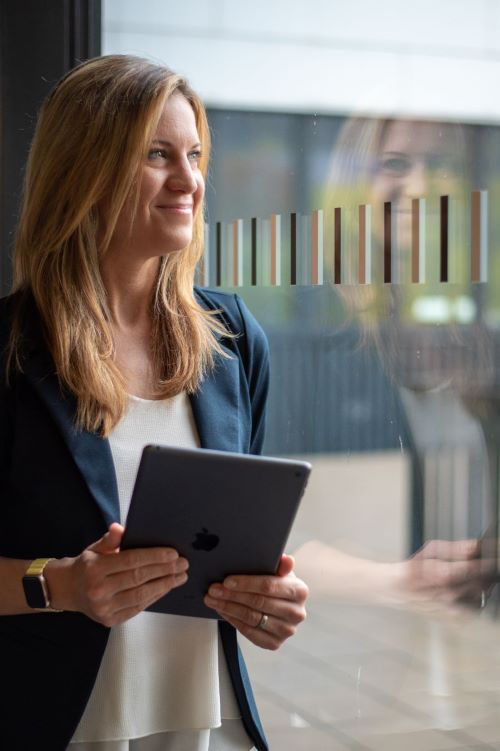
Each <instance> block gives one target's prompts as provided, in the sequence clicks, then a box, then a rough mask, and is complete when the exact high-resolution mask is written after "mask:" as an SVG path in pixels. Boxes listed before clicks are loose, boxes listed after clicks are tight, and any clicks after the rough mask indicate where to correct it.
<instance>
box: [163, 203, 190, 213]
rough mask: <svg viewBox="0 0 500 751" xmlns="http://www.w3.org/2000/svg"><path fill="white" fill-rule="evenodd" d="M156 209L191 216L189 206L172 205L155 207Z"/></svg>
mask: <svg viewBox="0 0 500 751" xmlns="http://www.w3.org/2000/svg"><path fill="white" fill-rule="evenodd" d="M156 208H157V209H161V210H162V211H174V212H179V213H181V214H191V213H192V211H193V207H192V205H191V204H176V205H175V204H173V205H171V206H157V207H156Z"/></svg>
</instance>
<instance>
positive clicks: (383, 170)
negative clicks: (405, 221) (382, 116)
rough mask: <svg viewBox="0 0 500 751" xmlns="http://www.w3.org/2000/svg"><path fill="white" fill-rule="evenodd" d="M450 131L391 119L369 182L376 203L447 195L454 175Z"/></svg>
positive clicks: (455, 162) (439, 124)
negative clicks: (371, 180) (371, 179)
mask: <svg viewBox="0 0 500 751" xmlns="http://www.w3.org/2000/svg"><path fill="white" fill-rule="evenodd" d="M453 128H455V129H456V128H457V126H451V127H450V126H449V125H447V124H442V123H429V122H410V121H405V120H394V121H392V122H390V123H389V125H388V127H387V130H386V132H385V134H384V138H383V142H382V144H381V147H380V152H379V154H378V155H377V157H378V158H377V167H376V170H375V175H374V179H373V191H374V195H375V196H376V198H377V199H378V201H379V202H382V201H398V200H401V199H403V200H405V199H406V200H407V201H409V200H410V199H412V198H425V197H429V195H440V194H446V193H447V192H449V190H450V188H452V187H453V180H454V178H455V177H456V173H457V157H458V155H457V154H456V153H454V152H455V150H456V143H455V141H456V139H454V138H453V135H454V131H453V130H452V129H453Z"/></svg>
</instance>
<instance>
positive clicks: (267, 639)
mask: <svg viewBox="0 0 500 751" xmlns="http://www.w3.org/2000/svg"><path fill="white" fill-rule="evenodd" d="M293 565H294V560H293V558H292V557H291V556H289V555H284V556H282V558H281V561H280V565H279V568H278V573H277V575H276V576H243V575H234V576H229V577H227V578H226V579H225V580H224V582H223V583H222V584H212V586H211V587H210V589H209V591H208V595H207V596H206V597H205V604H206V605H207V606H208V607H210V608H213V609H214V610H216V611H217V613H218V614H219V615H220V616H221V617H222V618H224V620H226V621H228V622H229V623H231V624H232V625H233V626H234V627H235V628H237V629H238V631H240V633H242V634H243V636H246V637H247V639H249V640H250V641H251V642H253V643H254V644H256V645H257V646H259V647H263V648H264V649H278V648H279V647H280V646H281V645H282V644H283V642H284V641H285V640H286V639H288V638H289V637H290V636H293V634H294V633H295V631H296V629H297V626H298V624H299V623H301V622H302V621H303V620H304V618H305V617H306V611H305V608H304V603H305V600H306V598H307V595H308V588H307V587H306V585H305V584H304V582H303V581H301V580H300V579H297V577H296V576H295V574H294V573H293ZM263 616H267V618H266V619H264V621H263V619H262V617H263Z"/></svg>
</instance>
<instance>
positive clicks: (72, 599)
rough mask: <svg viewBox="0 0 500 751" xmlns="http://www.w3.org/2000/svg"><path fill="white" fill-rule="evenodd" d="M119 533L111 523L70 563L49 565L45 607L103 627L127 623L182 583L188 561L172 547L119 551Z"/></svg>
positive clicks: (59, 561)
mask: <svg viewBox="0 0 500 751" xmlns="http://www.w3.org/2000/svg"><path fill="white" fill-rule="evenodd" d="M123 532H124V528H123V527H122V526H121V524H116V523H114V524H111V526H110V527H109V530H108V532H106V534H105V535H104V537H101V539H100V540H98V541H97V542H95V543H93V544H92V545H89V547H88V548H86V549H85V550H84V551H83V552H82V553H80V555H79V556H77V557H76V558H62V559H60V560H56V561H51V562H50V563H48V564H47V566H46V567H45V575H46V579H47V584H48V587H49V591H50V595H51V604H52V606H53V607H54V608H57V609H61V610H74V611H78V612H80V613H84V614H85V615H87V616H88V617H89V618H92V619H93V620H94V621H97V622H98V623H102V624H103V625H104V626H116V625H117V624H119V623H123V622H124V621H127V620H128V619H129V618H132V617H133V616H134V615H137V613H140V612H141V611H142V610H145V608H147V607H148V606H149V605H151V604H152V603H153V602H155V601H156V600H158V599H159V598H160V597H163V595H166V594H167V593H168V592H170V590H171V589H173V588H174V587H180V586H181V585H182V584H184V583H185V581H186V580H187V573H186V571H187V568H188V565H189V564H188V562H187V561H186V559H185V558H180V557H179V555H178V553H177V551H175V550H173V549H172V548H138V549H135V550H123V551H120V550H119V545H120V542H121V538H122V536H123Z"/></svg>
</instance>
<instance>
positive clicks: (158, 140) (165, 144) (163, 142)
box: [153, 138, 201, 149]
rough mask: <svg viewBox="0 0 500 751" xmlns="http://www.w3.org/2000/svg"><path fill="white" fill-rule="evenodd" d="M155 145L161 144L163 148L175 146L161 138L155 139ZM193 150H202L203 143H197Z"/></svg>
mask: <svg viewBox="0 0 500 751" xmlns="http://www.w3.org/2000/svg"><path fill="white" fill-rule="evenodd" d="M153 143H159V144H161V145H162V146H173V145H174V144H173V143H171V141H163V140H162V139H161V138H154V139H153ZM191 148H192V149H199V148H201V143H200V142H199V141H197V142H196V143H195V144H193V145H192V146H191Z"/></svg>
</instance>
